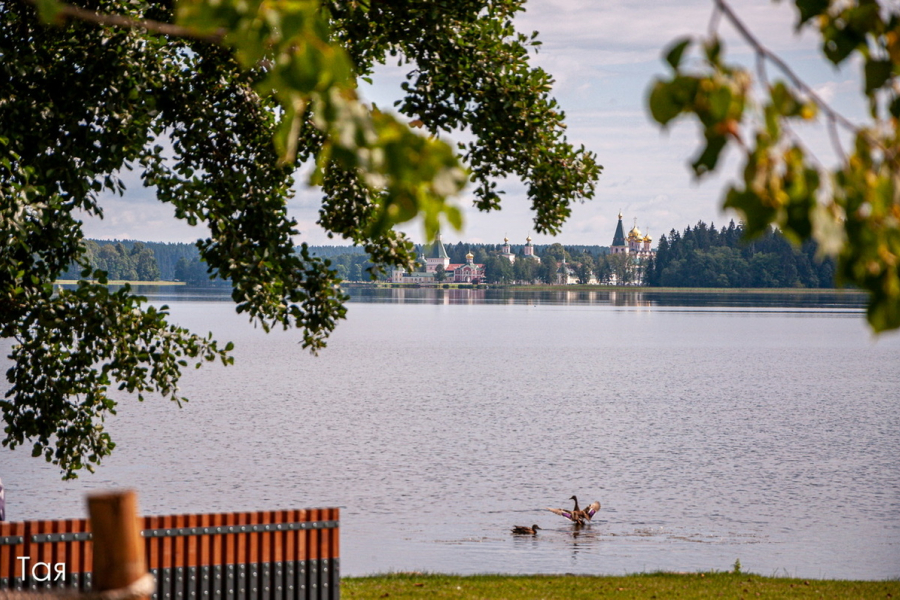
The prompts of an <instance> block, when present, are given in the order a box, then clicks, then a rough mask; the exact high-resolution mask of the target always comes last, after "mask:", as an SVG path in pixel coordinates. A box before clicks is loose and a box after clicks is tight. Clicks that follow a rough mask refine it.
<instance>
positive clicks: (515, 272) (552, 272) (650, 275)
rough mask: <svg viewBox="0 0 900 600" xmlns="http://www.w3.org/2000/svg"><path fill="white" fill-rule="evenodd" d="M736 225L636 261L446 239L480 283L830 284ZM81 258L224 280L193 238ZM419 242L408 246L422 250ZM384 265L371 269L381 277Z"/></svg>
mask: <svg viewBox="0 0 900 600" xmlns="http://www.w3.org/2000/svg"><path fill="white" fill-rule="evenodd" d="M742 236H743V227H742V226H741V225H740V224H735V223H734V221H732V222H731V223H729V225H728V227H722V228H721V229H718V230H717V229H716V227H715V225H712V224H711V225H706V223H704V222H702V221H701V222H699V223H697V224H696V225H695V226H693V227H687V228H685V229H684V231H683V232H678V231H676V230H674V229H673V230H671V231H670V232H669V234H668V235H663V236H662V237H661V238H660V240H659V245H658V248H657V253H656V256H655V258H653V259H650V260H648V261H645V262H644V263H643V264H641V265H640V266H639V267H638V268H637V269H636V268H635V265H633V264H631V263H630V262H629V261H628V260H627V258H626V255H624V254H610V249H609V247H608V246H599V245H595V246H591V245H566V246H564V245H562V244H559V243H556V244H547V245H535V246H534V249H535V254H536V255H537V256H539V257H540V258H541V260H540V262H538V261H532V260H529V259H527V258H526V257H525V256H524V245H511V246H510V248H511V251H512V252H513V254H515V255H516V256H517V260H516V261H515V262H514V263H512V264H511V263H510V262H509V261H508V260H507V259H506V258H504V257H503V256H501V253H502V245H501V244H472V243H467V242H457V243H446V244H444V248H445V250H446V251H447V255H448V256H449V257H450V262H451V263H455V264H461V263H465V262H466V255H467V254H468V253H470V252H471V253H472V254H473V256H474V262H475V263H479V264H483V265H485V280H486V281H487V282H488V283H501V284H512V283H524V284H527V283H544V284H554V283H556V282H557V281H558V273H559V269H560V264H561V262H562V261H563V260H565V261H566V265H567V266H568V267H569V268H570V269H571V270H572V271H573V272H574V274H575V277H576V279H577V280H578V282H579V283H584V284H586V283H588V282H590V281H596V282H599V283H610V282H612V281H615V282H617V283H621V284H630V283H635V282H637V281H643V283H644V285H648V286H667V287H806V288H817V287H833V286H834V268H835V265H834V261H833V260H830V259H825V260H819V259H817V258H816V247H815V245H814V244H813V243H812V242H806V243H804V244H803V245H802V246H800V247H799V248H798V247H796V246H793V245H792V244H791V243H790V242H788V240H787V239H785V237H784V236H783V235H781V233H780V232H778V231H777V230H772V231H770V232H769V233H768V234H766V235H764V236H762V237H760V238H756V239H754V240H751V241H745V240H743V237H742ZM86 247H87V258H88V260H89V261H90V264H91V266H92V267H93V268H97V269H103V270H105V271H106V272H107V273H108V276H109V278H110V279H111V280H129V281H158V280H164V281H184V282H186V283H188V284H190V285H196V286H208V285H217V284H225V283H227V282H219V281H212V280H210V278H209V274H208V273H207V270H206V264H205V263H203V262H202V261H201V260H200V253H199V251H198V250H197V247H196V246H195V245H194V244H189V243H162V242H140V241H134V240H121V241H118V240H115V241H101V240H87V242H86ZM310 251H311V252H312V254H314V255H315V256H319V257H322V258H326V259H328V260H329V261H330V263H331V266H332V268H333V269H335V270H336V271H337V273H338V276H339V277H340V278H341V279H343V280H344V281H359V282H362V281H370V280H371V277H370V273H371V272H373V271H374V272H376V273H379V270H378V268H377V267H378V265H376V264H375V263H373V262H372V261H371V260H370V258H369V256H368V255H367V254H366V253H365V252H364V251H363V250H362V249H361V248H357V247H353V246H310ZM424 251H425V248H424V247H423V246H421V245H418V246H416V252H417V253H418V254H423V253H424ZM79 271H80V268H78V267H77V266H75V265H73V266H72V267H70V269H69V271H68V272H67V273H66V274H65V276H64V277H63V278H64V279H77V278H78V276H79ZM389 275H390V274H389V273H379V275H378V278H379V279H386V278H387V277H388V276H389Z"/></svg>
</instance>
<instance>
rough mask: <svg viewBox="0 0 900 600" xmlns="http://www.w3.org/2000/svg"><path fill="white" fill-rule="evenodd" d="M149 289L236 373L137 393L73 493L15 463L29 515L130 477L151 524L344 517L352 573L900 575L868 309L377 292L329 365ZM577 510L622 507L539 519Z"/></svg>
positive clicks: (15, 510) (889, 395)
mask: <svg viewBox="0 0 900 600" xmlns="http://www.w3.org/2000/svg"><path fill="white" fill-rule="evenodd" d="M143 292H144V293H148V294H150V293H154V294H156V296H155V301H157V302H163V301H165V302H167V303H168V304H169V305H170V306H171V312H172V315H173V318H174V320H175V321H177V322H179V323H180V324H183V325H185V326H188V327H190V328H192V329H193V330H195V331H198V332H206V331H213V332H214V333H215V335H216V336H217V337H218V338H219V339H221V340H232V341H234V342H235V344H236V349H235V357H236V358H235V363H236V364H235V366H233V367H228V368H223V367H218V366H216V367H204V368H203V369H200V370H199V371H191V372H190V373H188V374H187V376H186V377H185V378H184V380H183V385H182V389H183V390H184V392H185V394H186V395H187V396H189V397H190V398H191V402H190V403H189V404H187V405H186V406H185V407H184V408H183V409H182V410H180V411H179V410H178V409H177V408H176V407H175V406H174V405H172V404H171V403H169V402H167V401H163V400H160V399H150V400H148V401H146V402H144V403H143V404H139V403H137V402H135V401H125V402H123V403H122V404H121V405H120V410H119V415H118V416H117V417H114V418H112V419H111V420H110V421H109V422H108V427H109V429H110V430H111V432H112V434H113V437H114V439H115V440H116V441H117V442H118V443H119V446H118V448H117V449H116V451H115V452H114V454H113V456H112V457H111V458H110V459H109V460H108V461H107V462H106V463H105V464H104V466H102V467H101V468H100V469H99V471H98V472H97V473H96V474H95V475H88V476H83V477H82V478H81V479H79V480H78V481H76V482H68V483H62V482H60V481H59V477H58V472H57V470H56V469H55V468H52V467H50V466H49V465H46V464H44V463H40V462H38V461H36V460H34V459H31V458H30V456H29V455H30V453H29V452H28V451H27V450H25V451H23V450H17V451H15V452H9V451H8V450H6V449H3V450H0V476H2V478H3V481H4V484H5V485H6V486H7V490H8V501H7V502H8V513H9V518H11V519H14V520H19V519H33V518H56V517H77V516H82V515H83V514H84V509H83V508H82V504H83V496H84V493H85V492H86V491H89V490H94V489H100V488H108V487H120V486H128V487H134V488H137V489H138V490H139V492H140V498H141V505H142V510H143V512H144V513H145V514H168V513H178V512H189V511H190V512H213V511H237V510H262V509H276V508H289V507H310V506H340V507H342V514H341V536H342V538H341V543H342V548H341V550H342V551H341V554H342V561H341V570H342V573H343V574H346V575H361V574H366V573H375V572H385V571H390V570H394V571H441V572H454V573H480V572H505V573H536V572H540V573H564V572H572V573H602V574H614V573H633V572H639V571H655V570H660V569H663V570H673V571H691V570H709V569H718V570H726V569H729V568H730V567H731V565H732V564H733V563H734V561H735V559H740V561H741V564H742V565H743V567H744V569H746V570H750V571H753V572H757V573H760V574H765V575H770V574H774V573H777V574H780V575H784V574H787V575H791V576H797V577H825V578H851V579H883V578H896V577H900V460H898V457H900V410H898V407H900V374H898V373H900V371H898V366H900V337H898V336H897V335H895V334H891V335H886V336H882V337H880V338H877V339H874V338H873V337H872V336H871V335H870V334H869V333H868V331H867V329H866V327H865V325H864V320H863V316H862V312H861V311H862V308H861V305H860V303H859V300H858V299H854V298H848V297H847V296H840V295H834V296H825V297H817V296H764V297H748V296H747V295H738V296H733V297H732V296H718V295H716V296H703V297H699V298H698V297H692V296H668V295H665V296H661V295H649V294H643V295H640V294H623V293H613V294H612V295H610V294H609V293H595V292H572V293H570V292H557V293H550V292H548V293H543V294H528V293H523V292H517V293H510V292H505V293H499V292H497V293H491V294H485V293H484V292H476V291H467V290H459V291H456V290H452V291H445V292H441V291H424V290H416V291H408V292H405V293H401V292H399V291H393V292H391V291H382V292H379V293H374V292H370V291H364V292H357V293H356V296H355V298H354V302H352V303H351V304H350V307H349V315H348V319H347V321H346V322H344V323H342V324H340V325H339V327H338V330H337V331H336V332H335V334H334V336H333V338H332V341H331V342H330V344H329V347H328V349H327V350H325V351H324V352H323V353H322V354H321V355H320V356H319V357H312V356H310V355H309V354H308V353H306V352H305V351H303V350H302V349H301V348H300V346H299V344H298V340H299V335H297V333H296V332H288V333H284V332H276V333H273V334H269V335H265V334H263V333H262V332H261V331H259V330H256V329H253V328H252V327H250V326H248V325H247V324H246V322H245V321H244V319H243V317H239V316H236V315H235V314H234V310H233V306H232V305H231V304H230V303H229V302H222V301H221V300H222V297H221V296H222V295H221V293H217V292H212V293H210V292H192V291H186V290H174V291H173V290H144V291H143ZM224 298H225V299H227V295H226V296H224ZM2 349H3V350H8V346H4V347H3V348H2ZM572 494H577V495H578V496H579V500H581V501H582V503H583V504H587V503H589V502H591V501H593V500H600V501H601V502H602V504H603V508H602V509H601V511H600V513H599V514H598V515H597V517H596V518H595V520H594V522H593V524H592V525H591V526H589V527H587V528H584V529H582V530H580V531H579V530H575V529H573V528H572V527H571V526H570V525H569V524H568V522H567V521H565V520H564V519H562V518H561V517H557V516H556V515H553V514H551V513H549V512H547V511H545V510H543V508H544V507H547V506H565V507H568V506H569V501H568V500H566V499H567V498H568V497H569V496H571V495H572ZM532 523H538V524H539V525H540V526H541V527H543V528H545V531H542V532H540V534H539V535H538V536H537V537H534V538H532V537H525V538H517V537H514V536H512V535H511V534H510V533H509V528H510V527H511V526H512V525H531V524H532Z"/></svg>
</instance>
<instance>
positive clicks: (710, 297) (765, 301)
mask: <svg viewBox="0 0 900 600" xmlns="http://www.w3.org/2000/svg"><path fill="white" fill-rule="evenodd" d="M134 290H135V292H136V293H138V294H141V295H144V296H147V297H148V298H149V299H150V300H152V301H154V302H174V301H211V302H214V301H221V302H231V290H230V289H229V288H224V287H212V288H189V287H185V286H141V285H137V286H134ZM345 291H346V292H347V293H348V294H349V296H350V301H351V302H370V303H379V304H381V303H397V304H445V305H451V304H453V305H457V304H509V305H513V304H532V305H538V304H595V305H609V306H622V307H641V306H643V307H679V308H691V307H696V308H699V307H732V308H734V307H740V308H746V309H771V308H793V309H812V310H816V311H822V310H826V309H833V310H849V311H860V310H864V309H865V306H866V296H865V294H862V293H847V292H837V291H835V292H796V293H791V292H783V291H778V292H772V293H763V292H753V293H750V292H728V291H722V292H703V293H696V292H671V291H667V292H652V291H649V292H648V291H633V290H629V289H628V288H614V287H607V286H598V287H597V289H596V290H581V289H580V290H571V291H569V290H544V289H527V288H512V289H508V288H500V289H464V288H450V289H443V288H375V287H351V288H348V289H347V290H345Z"/></svg>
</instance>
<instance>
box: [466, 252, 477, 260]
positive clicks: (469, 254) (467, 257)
mask: <svg viewBox="0 0 900 600" xmlns="http://www.w3.org/2000/svg"><path fill="white" fill-rule="evenodd" d="M472 258H475V255H474V254H472V253H471V252H467V253H466V259H467V260H468V259H472Z"/></svg>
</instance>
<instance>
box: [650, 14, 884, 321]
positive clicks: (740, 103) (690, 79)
mask: <svg viewBox="0 0 900 600" xmlns="http://www.w3.org/2000/svg"><path fill="white" fill-rule="evenodd" d="M714 3H715V9H714V10H715V15H714V16H716V17H724V18H726V19H728V20H729V21H730V22H731V23H732V24H733V25H734V26H735V27H736V28H737V29H738V31H739V32H740V34H741V35H742V36H743V38H744V39H745V40H746V41H747V42H748V43H749V44H750V45H751V46H752V47H753V48H754V50H755V52H756V54H757V58H758V60H757V65H758V76H759V84H760V85H761V86H762V87H764V91H763V96H764V100H763V102H762V103H761V104H759V105H757V104H755V103H754V102H753V101H752V99H753V93H754V89H755V88H754V86H753V77H752V74H751V73H750V72H749V71H747V70H746V69H744V68H741V67H740V66H735V65H730V64H728V63H726V61H725V53H724V50H723V47H722V44H721V42H720V40H719V39H718V37H717V36H716V35H715V34H714V33H712V34H711V35H710V37H709V38H708V39H706V40H703V41H702V42H701V43H700V46H701V47H702V54H703V58H702V63H701V64H700V65H695V64H694V63H693V62H692V61H689V60H685V57H686V56H687V54H686V52H687V50H688V48H689V46H690V45H691V44H692V43H693V40H691V39H681V40H677V41H676V42H674V43H673V44H672V46H671V47H670V48H669V50H668V51H667V52H666V56H665V59H666V62H667V63H668V65H669V66H670V68H671V70H672V75H671V76H670V77H669V78H667V79H659V80H657V81H656V82H655V85H654V86H653V89H652V91H651V93H650V97H649V106H650V111H651V113H652V115H653V118H654V119H655V120H656V121H657V122H659V123H660V124H661V125H663V126H667V125H668V124H669V123H670V122H672V121H673V120H675V119H677V118H679V117H681V116H683V115H691V116H693V117H695V118H696V119H697V121H698V123H699V124H700V126H701V128H702V132H703V136H704V140H705V144H704V147H703V149H702V150H701V151H700V153H699V154H698V155H697V157H696V159H695V160H694V161H693V163H692V165H691V166H692V168H693V170H694V173H695V175H696V176H697V177H703V176H704V175H706V174H707V173H709V172H711V171H713V170H714V169H715V168H716V166H717V164H718V159H719V156H720V155H721V152H722V151H723V150H724V149H725V147H726V146H732V147H737V148H739V150H740V151H741V152H742V153H743V155H744V168H743V173H742V174H743V176H742V182H741V183H739V184H738V185H735V186H732V187H731V188H729V189H728V190H727V192H726V194H725V200H724V206H725V207H728V208H733V209H736V210H737V211H738V212H739V213H740V214H741V215H742V217H743V219H744V221H745V223H746V233H747V234H748V235H749V236H751V237H752V236H759V235H763V234H765V233H766V232H767V231H768V230H769V227H770V226H771V225H772V224H774V225H776V226H777V227H778V228H779V229H780V230H781V231H782V232H783V233H784V235H785V236H786V237H787V238H788V239H790V240H792V241H793V242H795V243H800V242H801V241H802V240H806V239H809V238H812V239H814V240H815V241H816V242H817V243H818V245H819V247H820V248H821V249H822V251H823V252H824V253H828V254H831V255H834V256H836V257H837V273H836V274H837V281H838V283H839V284H841V285H845V284H849V285H854V286H858V287H860V288H862V289H864V290H866V291H868V292H869V294H870V300H869V307H868V320H869V323H870V325H871V326H872V328H873V329H874V330H875V331H883V330H886V329H895V328H897V327H900V156H898V148H900V129H898V125H900V91H898V90H900V86H898V76H900V11H898V9H897V7H896V5H891V4H887V3H880V2H878V1H876V0H854V1H851V2H839V1H837V0H795V1H794V4H795V6H796V8H797V15H798V16H797V24H796V27H797V29H798V30H799V29H802V28H815V29H817V30H818V32H819V35H820V36H821V42H822V45H821V52H822V54H823V55H824V57H825V58H826V59H827V60H828V61H830V62H831V63H833V64H834V65H841V64H844V63H847V62H852V60H853V59H854V57H855V59H856V60H857V61H858V63H859V64H860V66H861V67H862V79H863V81H864V86H863V89H862V94H864V96H865V98H866V99H867V101H868V107H869V117H870V121H869V122H868V123H866V124H864V125H862V126H857V125H854V124H852V123H851V122H850V121H849V120H848V119H846V118H845V117H843V116H842V115H840V114H839V113H837V112H836V111H834V110H833V109H832V108H831V107H830V106H829V105H828V104H827V103H826V102H824V101H823V100H822V98H820V97H819V96H818V95H816V93H815V92H814V91H813V90H812V89H811V88H810V87H809V86H807V85H806V84H805V83H804V82H803V81H802V80H801V79H800V78H799V77H797V76H796V74H794V73H793V71H791V70H790V68H789V67H788V66H787V65H786V64H785V63H784V62H783V61H782V60H780V59H779V58H778V57H777V56H775V55H774V54H772V53H771V52H770V51H769V50H767V49H766V48H765V47H763V46H762V45H761V44H760V43H759V41H758V40H757V39H756V38H755V37H754V36H753V34H752V32H750V31H749V30H748V29H747V28H746V27H745V26H744V25H743V23H742V22H741V21H740V20H739V19H738V17H737V15H736V14H735V13H734V11H733V10H732V8H731V7H730V6H729V5H728V4H727V3H726V2H725V0H714ZM714 22H715V21H714ZM767 64H773V65H774V66H775V67H776V68H777V70H779V71H780V72H781V75H782V76H783V77H784V79H781V80H777V81H773V82H771V83H770V82H769V80H768V76H767V73H766V65H767ZM817 116H819V117H820V118H821V119H823V120H824V121H825V126H826V127H827V128H828V129H829V133H830V135H831V138H832V141H833V144H834V146H835V152H836V154H837V155H838V157H839V159H840V160H839V164H838V165H837V166H836V167H834V168H832V169H828V168H825V167H823V166H822V165H821V162H820V161H819V160H818V159H817V158H816V157H815V156H814V154H813V153H812V152H811V151H810V150H809V149H808V148H806V147H805V146H804V144H803V143H802V141H801V140H800V139H799V137H798V136H797V135H796V134H795V132H794V129H792V127H793V124H796V123H798V122H803V121H810V120H813V119H815V118H816V117H817ZM841 128H842V129H844V130H845V131H848V132H849V133H850V134H851V135H852V136H853V143H852V147H851V148H849V149H846V150H845V149H844V148H843V147H841V144H840V140H839V135H838V130H839V129H841Z"/></svg>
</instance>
